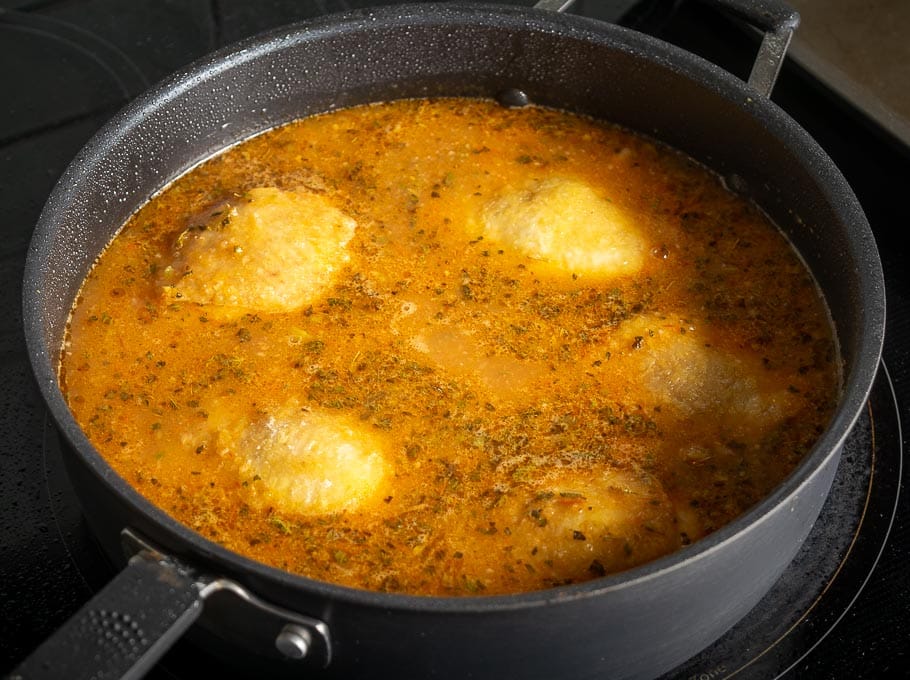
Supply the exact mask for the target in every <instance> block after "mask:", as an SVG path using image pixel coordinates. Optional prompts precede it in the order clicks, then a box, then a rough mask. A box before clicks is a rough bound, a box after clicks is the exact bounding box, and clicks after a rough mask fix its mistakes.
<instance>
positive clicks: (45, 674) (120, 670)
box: [9, 553, 202, 680]
mask: <svg viewBox="0 0 910 680" xmlns="http://www.w3.org/2000/svg"><path fill="white" fill-rule="evenodd" d="M200 613H202V599H201V597H200V586H199V584H198V583H197V582H196V580H195V579H194V578H192V576H191V575H190V574H188V573H186V572H185V571H183V570H181V569H180V568H178V567H177V566H176V565H175V564H174V563H172V562H170V561H168V560H166V559H158V556H153V555H151V554H149V553H140V554H138V555H136V556H135V557H133V558H132V559H131V560H130V562H129V564H128V565H127V567H126V568H125V569H124V570H123V571H121V572H120V573H119V574H118V575H117V576H116V577H114V579H113V580H112V581H110V583H108V584H107V586H105V587H104V589H103V590H101V591H100V592H99V593H98V594H97V595H95V597H93V598H92V599H91V600H90V601H89V602H88V603H87V604H86V605H85V606H83V607H82V609H80V610H79V611H78V612H76V613H75V614H74V615H73V617H72V618H71V619H70V620H69V621H67V622H66V623H65V624H64V625H63V626H62V627H61V628H60V629H59V630H58V631H57V632H56V633H54V634H53V635H52V636H51V637H50V638H48V639H47V640H46V641H45V642H44V643H43V644H42V645H41V646H40V647H38V649H36V650H35V651H34V652H33V653H32V654H31V655H30V656H29V657H28V658H26V659H25V661H23V662H22V664H21V665H20V666H19V667H18V668H16V669H15V670H14V671H13V672H12V674H11V675H10V676H9V677H10V680H19V679H20V678H21V679H22V680H51V679H55V680H56V679H66V680H78V679H80V678H85V679H88V678H94V679H97V680H111V679H114V678H118V679H120V678H141V677H142V676H143V675H145V673H147V672H148V671H149V670H150V669H151V668H152V666H154V664H155V662H156V661H157V660H158V659H159V658H160V657H161V656H162V655H163V654H164V653H165V652H166V651H167V650H168V648H170V646H171V645H173V644H174V642H176V640H177V639H178V638H179V637H180V636H181V635H182V634H183V632H184V631H186V629H187V628H189V626H190V625H191V624H192V623H193V621H195V620H196V618H197V617H198V616H199V614H200Z"/></svg>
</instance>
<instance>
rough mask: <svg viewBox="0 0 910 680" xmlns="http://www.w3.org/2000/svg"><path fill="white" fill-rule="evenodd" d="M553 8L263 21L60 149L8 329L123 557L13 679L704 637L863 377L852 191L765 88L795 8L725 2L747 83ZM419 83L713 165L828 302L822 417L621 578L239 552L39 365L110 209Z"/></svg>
mask: <svg viewBox="0 0 910 680" xmlns="http://www.w3.org/2000/svg"><path fill="white" fill-rule="evenodd" d="M565 4H568V3H565V2H558V1H556V2H550V1H548V2H540V3H538V5H537V6H535V7H533V8H527V7H515V6H502V5H491V4H464V3H454V2H453V3H440V4H420V5H401V6H392V7H385V8H381V9H374V10H369V11H355V12H349V13H344V14H337V15H332V16H328V17H324V18H321V19H317V20H314V21H309V22H307V23H303V24H297V25H292V26H288V27H285V28H281V29H278V30H275V31H272V32H269V33H267V34H264V35H261V36H259V37H256V38H254V39H251V40H248V41H245V42H242V43H239V44H237V45H234V46H231V47H229V48H227V49H225V50H222V51H219V52H216V53H214V54H212V55H210V56H208V57H206V58H204V59H202V60H201V61H199V62H196V63H195V64H193V65H191V66H190V67H188V68H187V69H185V70H183V71H181V72H179V73H177V74H175V75H173V76H172V77H170V78H168V79H167V80H165V81H164V82H162V83H160V84H158V85H157V86H155V87H154V88H153V89H151V90H150V91H148V92H146V93H145V94H144V95H142V96H140V97H139V98H138V99H136V100H135V101H134V102H132V103H131V104H130V105H128V106H127V107H126V108H125V109H124V110H123V111H122V112H120V113H119V114H118V115H117V116H115V117H114V118H113V119H112V120H111V121H110V122H109V123H108V124H107V125H106V126H105V127H104V128H103V129H102V130H101V131H100V132H99V133H98V134H97V135H96V136H95V137H94V138H93V139H92V140H91V141H90V142H89V144H87V145H86V146H85V147H84V148H83V149H82V151H80V152H79V154H78V155H77V157H76V158H75V159H74V160H73V162H72V164H71V165H70V166H69V168H68V169H67V171H66V173H65V174H64V176H63V177H62V178H61V180H60V182H59V183H58V185H57V186H56V188H55V189H54V191H53V193H52V194H51V196H50V198H49V200H48V202H47V205H46V207H45V209H44V211H43V213H42V215H41V217H40V220H39V222H38V225H37V227H36V230H35V233H34V237H33V240H32V243H31V246H30V249H29V253H28V260H27V263H26V272H25V281H24V292H23V296H24V300H23V304H24V322H25V333H26V340H27V344H28V348H29V354H30V358H31V362H32V366H33V370H34V373H35V377H36V380H37V382H38V384H39V387H40V389H41V391H42V394H43V397H44V399H45V400H46V402H47V406H48V409H49V412H50V413H51V415H52V417H53V419H54V422H55V423H56V425H57V428H58V430H59V432H60V434H61V438H62V440H63V441H64V443H65V447H64V457H65V464H66V467H67V473H68V475H69V476H70V479H71V481H72V483H73V487H74V489H75V491H76V493H77V496H78V498H79V500H80V503H81V505H82V508H83V511H84V515H85V518H86V520H87V522H88V524H89V526H90V528H91V530H92V532H93V534H94V535H95V536H96V537H97V539H98V542H99V544H100V545H101V547H102V549H103V551H104V553H105V554H106V555H107V557H108V558H109V559H110V561H111V562H112V564H114V565H115V566H116V568H117V569H118V570H119V571H117V573H116V575H115V576H114V577H113V578H112V580H111V581H110V583H109V584H108V585H107V586H106V587H105V588H103V589H102V590H101V591H100V592H99V593H98V594H97V595H96V596H95V597H94V598H93V599H92V600H91V601H90V602H88V603H87V604H86V605H85V607H84V608H83V609H81V610H80V611H79V612H77V614H76V615H75V616H74V617H73V619H72V620H71V621H69V622H68V623H66V624H65V625H64V626H63V627H62V628H61V629H60V630H59V631H58V632H57V633H56V634H55V635H53V636H52V637H51V638H50V639H48V640H47V641H46V642H45V643H44V644H43V645H41V646H40V647H39V648H38V649H37V650H35V652H34V653H33V654H32V655H31V656H29V657H28V658H27V659H26V660H25V661H23V662H22V664H21V665H20V667H19V668H17V669H16V670H15V671H14V677H20V676H21V677H25V678H42V677H53V678H56V677H66V678H78V677H96V678H102V677H104V678H113V677H140V676H141V675H143V674H144V673H145V672H147V671H148V670H149V669H150V668H152V667H153V665H154V664H155V662H156V660H157V659H158V658H160V656H161V654H162V653H163V652H164V651H166V650H167V649H168V648H169V647H170V646H171V645H172V644H173V643H174V641H175V640H176V639H178V638H179V637H181V636H183V635H184V634H186V635H187V636H188V637H189V638H190V642H191V644H194V645H198V646H199V647H200V648H204V649H206V650H207V651H210V652H212V653H215V654H219V655H223V656H225V657H226V658H229V659H230V661H231V663H232V665H234V666H235V667H236V668H237V669H250V674H251V675H254V674H255V675H256V676H257V677H263V676H273V677H281V676H288V677H290V676H295V677H301V676H307V677H358V678H370V677H389V676H390V675H396V676H398V677H403V678H427V677H434V678H435V677H440V678H448V677H453V678H467V677H475V678H477V677H521V678H553V677H559V678H587V677H590V678H648V677H654V676H657V675H660V674H662V673H664V672H666V671H668V670H670V669H672V668H673V667H675V666H677V665H678V664H680V663H681V662H683V661H684V660H686V659H687V658H689V657H691V656H693V655H694V654H696V653H697V652H699V651H700V650H702V649H704V648H705V647H706V646H708V645H710V644H711V643H712V642H713V641H715V640H716V639H717V638H718V637H720V636H721V635H722V634H723V633H724V632H725V631H727V630H728V629H729V628H730V627H731V626H733V625H734V624H735V623H736V622H737V621H739V620H740V619H741V618H742V617H743V616H744V615H745V614H746V613H747V612H748V611H749V610H750V609H751V608H752V607H753V606H754V605H755V604H756V603H757V602H758V601H759V600H760V599H761V597H762V596H763V595H764V594H765V593H766V592H767V591H768V590H769V589H770V587H771V586H772V585H773V584H774V582H775V581H776V580H777V579H778V578H779V576H780V575H781V573H782V572H783V570H784V568H785V567H786V566H787V564H788V563H789V562H790V561H791V560H792V559H793V557H794V556H795V554H796V552H797V550H798V549H799V547H800V545H801V543H802V542H803V540H804V539H805V537H806V536H807V534H808V532H809V531H810V529H811V527H812V525H813V523H814V522H815V520H816V518H817V516H818V513H819V511H820V509H821V507H822V505H823V503H824V501H825V499H826V497H827V495H828V492H829V488H830V485H831V480H832V478H833V476H834V474H835V471H836V469H837V466H838V462H839V459H840V453H841V447H842V444H843V442H844V440H845V439H846V438H847V436H848V435H849V433H850V431H851V428H852V427H853V426H854V424H855V422H856V420H857V418H858V416H859V414H860V412H861V410H862V408H863V406H864V404H865V402H866V398H867V396H868V394H869V391H870V389H871V386H872V383H873V380H874V378H875V375H876V372H877V370H878V365H879V359H880V355H881V349H882V343H883V336H884V321H885V319H884V316H885V299H884V297H885V296H884V284H883V277H882V271H881V264H880V260H879V256H878V251H877V249H876V245H875V242H874V240H873V237H872V234H871V231H870V229H869V225H868V223H867V221H866V219H865V217H864V215H863V212H862V209H861V207H860V206H859V204H858V202H857V200H856V198H855V196H854V194H853V192H852V191H851V189H850V187H849V186H848V185H847V183H846V181H845V180H844V178H843V176H842V175H841V173H840V172H839V170H838V169H837V168H836V167H835V166H834V164H833V163H832V162H831V160H830V159H829V158H828V157H827V156H826V155H825V153H824V152H823V151H822V150H821V149H820V148H819V146H818V145H817V144H816V143H815V142H814V141H813V140H812V139H811V138H810V136H809V135H808V134H807V133H806V132H805V131H804V130H803V129H802V128H800V127H799V126H798V125H797V124H796V123H795V122H794V121H793V120H792V119H791V118H790V117H788V116H787V114H786V113H784V112H783V111H781V110H780V109H779V108H778V107H777V106H776V105H775V104H774V103H772V102H771V101H770V99H769V95H770V91H771V88H772V87H773V83H774V80H775V77H776V75H777V72H778V69H779V67H780V63H781V60H782V59H783V56H784V53H785V50H786V47H787V44H788V42H789V38H790V35H791V34H792V32H793V30H794V29H795V28H796V26H797V23H798V15H797V14H796V13H795V12H793V11H792V10H790V9H789V8H788V7H786V6H785V5H783V4H782V3H780V2H777V1H773V0H741V1H739V2H733V1H732V0H725V1H724V2H723V3H720V4H723V5H729V6H731V7H730V8H731V9H732V10H733V11H734V12H735V13H736V14H737V15H738V16H740V17H741V18H744V19H745V20H747V21H748V22H749V23H751V24H752V25H753V26H755V27H756V28H758V29H759V31H760V32H762V33H763V36H764V37H763V41H762V46H761V48H760V50H759V53H758V56H757V58H756V62H755V66H754V68H753V71H752V75H751V76H750V78H749V81H748V82H742V81H741V80H739V79H738V78H735V77H734V76H732V75H730V74H729V73H726V72H725V71H723V70H722V69H719V68H718V67H716V66H714V65H713V64H711V63H708V62H706V61H704V60H702V59H700V58H699V57H696V56H694V55H692V54H690V53H687V52H685V51H683V50H680V49H678V48H676V47H674V46H672V45H669V44H666V43H664V42H662V41H660V40H657V39H655V38H652V37H649V36H646V35H642V34H639V33H637V32H634V31H630V30H628V29H624V28H622V27H619V26H614V25H610V24H606V23H603V22H599V21H594V20H590V19H585V18H581V17H577V16H573V15H570V14H564V13H561V12H560V11H559V10H561V9H562V5H565ZM554 10H555V11H554ZM435 95H459V96H473V97H488V98H498V99H499V100H500V101H501V102H503V103H504V104H505V105H510V106H520V105H523V104H525V103H527V102H532V103H535V104H541V105H546V106H552V107H558V108H564V109H569V110H572V111H576V112H579V113H584V114H589V115H591V116H594V117H597V118H602V119H605V120H610V121H613V122H616V123H619V124H621V125H624V126H626V127H629V128H632V129H634V130H639V131H641V132H643V133H645V134H648V135H650V136H652V137H655V138H657V139H659V140H662V141H664V142H666V143H667V144H669V145H671V146H673V147H676V148H677V149H680V150H682V151H684V152H686V153H688V154H689V155H691V156H693V157H694V158H696V159H697V160H699V161H700V162H702V163H703V164H705V165H707V166H708V167H710V168H712V169H713V170H715V171H716V172H718V173H719V174H720V175H721V176H723V177H724V178H726V180H727V182H728V184H729V185H730V186H731V187H733V188H734V189H735V190H736V191H738V192H740V193H742V194H743V195H745V196H747V197H749V198H750V199H752V200H754V201H756V202H757V203H758V204H759V205H760V206H761V207H762V208H763V209H764V210H765V211H766V212H767V213H768V215H769V216H770V217H771V218H772V219H773V220H774V221H775V222H776V223H777V224H778V225H779V226H780V227H781V229H782V230H783V231H784V232H785V233H786V234H787V235H788V237H789V238H790V239H791V241H792V242H793V244H794V246H795V247H796V248H797V250H798V251H799V252H800V254H801V256H802V257H803V259H804V260H805V261H806V263H807V264H808V266H809V268H810V269H811V271H812V272H813V274H814V276H815V277H816V279H817V281H818V283H819V285H820V287H821V289H822V291H823V293H824V295H825V298H826V300H827V303H828V305H829V308H830V311H831V315H832V318H833V321H834V324H835V327H836V331H837V337H838V342H839V348H840V351H841V355H842V359H843V366H844V381H843V389H842V393H841V395H840V399H839V403H838V406H837V410H836V413H835V414H834V416H833V418H832V419H831V421H830V424H829V425H828V427H827V429H826V430H825V431H824V432H823V433H822V435H821V436H820V438H819V440H818V442H817V443H816V445H815V446H814V447H813V448H812V450H811V451H810V452H809V453H808V454H807V455H806V456H805V459H804V460H803V461H802V463H801V464H800V465H799V467H798V468H797V469H796V470H795V471H794V472H793V473H792V474H791V475H790V476H789V477H788V478H787V479H786V480H785V481H784V482H783V483H782V484H781V485H780V486H779V487H778V488H776V489H775V490H774V491H773V492H772V493H771V494H770V495H769V496H768V497H767V498H766V499H764V500H763V501H762V502H760V503H759V504H757V505H756V506H755V507H754V508H752V509H751V510H749V511H748V512H746V513H745V514H744V515H743V516H741V517H740V518H738V519H737V520H735V521H734V522H732V523H731V524H729V525H727V526H725V527H723V528H722V529H720V530H718V531H717V532H715V533H713V534H712V535H710V536H708V537H707V538H705V539H703V540H701V541H698V542H696V543H694V544H693V545H691V546H688V547H686V548H684V549H683V550H680V551H679V552H676V553H674V554H672V555H669V556H666V557H664V558H661V559H658V560H656V561H654V562H651V563H648V564H646V565H643V566H641V567H638V568H635V569H631V570H629V571H626V572H623V573H620V574H615V575H610V576H606V577H604V578H602V579H597V580H594V581H589V582H587V583H583V584H576V585H570V586H563V587H557V588H553V589H550V590H546V591H541V592H534V593H526V594H518V595H509V596H487V597H472V598H438V597H418V596H408V595H396V594H388V593H378V592H367V591H361V590H355V589H350V588H345V587H341V586H336V585H333V584H329V583H322V582H318V581H314V580H310V579H307V578H304V577H301V576H296V575H293V574H290V573H286V572H283V571H280V570H277V569H274V568H271V567H268V566H265V565H263V564H259V563H256V562H254V561H252V560H249V559H247V558H244V557H241V556H239V555H237V554H234V553H232V552H230V551H228V550H226V549H224V548H222V547H220V546H219V545H217V544H215V543H212V542H211V541H209V540H207V539H205V538H203V537H202V536H200V535H197V534H195V533H194V532H192V531H191V530H189V529H188V528H186V527H184V526H183V525H181V524H179V523H177V522H176V521H175V520H173V519H171V518H170V517H169V516H167V515H166V514H165V513H164V512H163V511H161V510H160V509H158V508H156V507H154V506H153V505H152V504H150V503H149V502H148V501H146V500H145V499H144V498H142V497H141V496H140V495H139V494H138V493H137V492H136V491H135V490H134V489H133V488H132V487H131V486H130V485H129V484H128V483H127V482H126V481H125V480H123V479H122V478H121V477H119V476H118V475H117V474H116V473H115V472H114V471H113V470H112V469H111V468H110V467H109V466H108V464H107V463H106V462H105V461H104V460H103V459H102V458H101V456H100V455H99V454H98V452H97V451H96V450H95V449H94V448H93V447H92V445H91V444H90V443H89V441H88V440H87V438H86V437H85V435H84V433H83V432H82V431H81V430H80V428H79V427H78V425H77V424H76V422H75V421H74V419H73V417H72V415H71V414H70V412H69V410H68V409H67V407H66V404H65V401H64V399H63V396H62V395H61V392H60V389H59V386H58V383H57V374H56V369H57V361H58V356H59V351H60V346H61V342H62V339H63V334H64V330H65V325H66V322H67V317H68V314H69V311H70V308H71V305H72V303H73V300H74V298H75V296H76V294H77V292H78V289H79V287H80V285H81V282H82V280H83V279H84V277H85V276H86V274H87V273H88V271H89V269H90V267H91V266H92V264H93V262H94V261H95V259H96V257H97V256H98V254H99V253H100V252H101V251H102V250H103V248H104V247H105V245H106V244H107V243H108V242H109V241H110V240H111V238H112V237H113V236H114V234H115V233H116V232H117V230H118V229H119V228H120V227H121V225H122V224H123V223H124V222H125V221H126V220H127V219H128V218H129V216H130V215H131V214H132V213H134V212H135V211H136V210H137V209H138V208H139V207H141V206H142V205H143V204H144V203H145V202H146V201H147V200H148V199H149V198H150V197H151V196H152V195H153V194H154V193H155V192H157V191H158V190H160V189H161V188H162V187H164V186H166V185H167V184H168V183H169V182H171V181H172V180H173V179H175V178H176V177H178V176H180V175H181V174H183V173H185V172H186V171H187V170H188V169H190V168H192V167H193V166H195V165H197V164H198V163H200V162H202V161H203V160H205V159H206V158H209V157H211V156H212V155H213V154H215V153H217V152H218V151H220V150H222V149H224V148H226V147H228V146H230V145H232V144H235V143H237V142H238V141H241V140H243V139H245V138H248V137H250V136H251V135H254V134H256V133H259V132H261V131H264V130H266V129H269V128H271V127H274V126H276V125H280V124H282V123H285V122H288V121H291V120H293V119H296V118H299V117H301V116H306V115H310V114H314V113H318V112H324V111H329V110H332V109H336V108H342V107H347V106H352V105H356V104H361V103H365V102H370V101H383V100H390V99H398V98H404V97H426V96H435Z"/></svg>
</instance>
